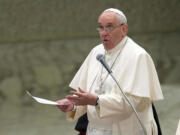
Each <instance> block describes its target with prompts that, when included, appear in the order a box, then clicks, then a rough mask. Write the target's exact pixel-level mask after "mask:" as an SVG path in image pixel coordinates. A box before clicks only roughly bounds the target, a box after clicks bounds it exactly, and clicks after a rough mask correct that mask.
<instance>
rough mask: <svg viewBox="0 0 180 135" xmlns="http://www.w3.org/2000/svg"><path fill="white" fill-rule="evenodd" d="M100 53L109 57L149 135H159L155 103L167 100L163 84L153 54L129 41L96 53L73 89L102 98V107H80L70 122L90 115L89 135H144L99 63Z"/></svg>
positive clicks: (73, 85)
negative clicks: (162, 89) (153, 109)
mask: <svg viewBox="0 0 180 135" xmlns="http://www.w3.org/2000/svg"><path fill="white" fill-rule="evenodd" d="M99 53H101V54H105V60H106V61H107V63H108V65H109V66H110V67H111V68H112V71H113V74H114V76H115V78H116V79H117V80H118V82H119V84H120V85H121V88H122V90H123V91H124V92H125V93H126V95H127V96H128V98H129V100H130V101H131V103H132V104H133V105H134V106H135V108H136V110H137V112H138V114H139V116H140V118H141V120H142V121H143V124H144V125H145V128H146V130H147V132H148V135H152V133H153V135H157V127H156V124H155V121H154V118H153V113H152V107H151V102H152V101H155V100H160V99H163V95H162V91H161V88H160V84H159V80H158V77H157V73H156V70H155V67H154V64H153V62H152V59H151V57H150V56H149V54H148V53H147V52H146V51H145V50H144V49H142V48H141V47H140V46H138V45H137V44H136V43H135V42H134V41H132V40H131V39H130V38H129V37H125V38H124V39H123V40H122V41H121V42H120V43H119V44H118V45H117V46H116V47H115V48H113V49H112V50H110V51H107V52H106V51H105V49H104V47H103V45H102V44H101V45H98V46H96V47H95V48H94V49H92V51H91V52H90V54H89V55H88V57H87V58H86V60H85V61H84V63H83V64H82V66H81V67H80V69H79V71H78V72H77V73H76V75H75V77H74V78H73V80H72V82H71V83H70V87H72V88H73V89H76V90H78V87H80V88H82V89H83V90H86V91H88V92H91V93H93V94H96V95H99V101H100V102H99V107H95V106H89V105H88V106H78V107H77V109H76V112H75V113H74V112H71V113H68V118H72V119H77V118H78V117H80V116H81V115H82V114H83V113H85V112H87V114H88V120H89V125H88V131H87V132H88V135H96V134H98V135H101V134H102V135H104V134H107V135H130V134H133V135H143V130H142V128H141V126H140V124H139V123H138V120H137V118H136V116H135V114H134V112H133V111H132V109H131V108H130V106H129V104H128V103H127V102H126V101H125V100H124V97H123V96H122V93H121V92H120V90H119V89H118V87H117V85H116V84H115V82H114V81H113V80H112V78H111V77H110V76H109V75H108V74H107V71H106V70H105V69H104V68H103V67H102V65H101V64H100V63H99V62H98V61H97V60H96V56H97V54H99ZM101 86H102V87H101Z"/></svg>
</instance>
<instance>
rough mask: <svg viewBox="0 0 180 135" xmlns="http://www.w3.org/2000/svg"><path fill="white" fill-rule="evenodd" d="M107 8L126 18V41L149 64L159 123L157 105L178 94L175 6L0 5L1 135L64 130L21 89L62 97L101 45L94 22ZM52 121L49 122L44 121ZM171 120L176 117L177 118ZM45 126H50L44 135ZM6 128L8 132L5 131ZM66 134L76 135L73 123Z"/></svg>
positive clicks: (149, 1)
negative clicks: (157, 88) (159, 96)
mask: <svg viewBox="0 0 180 135" xmlns="http://www.w3.org/2000/svg"><path fill="white" fill-rule="evenodd" d="M109 7H113V8H118V9H121V10H122V11H123V12H124V13H125V14H126V16H127V19H128V25H129V31H128V35H129V36H130V37H131V38H133V39H134V40H135V41H136V42H137V43H138V44H140V45H141V46H142V47H143V48H145V49H146V50H147V51H148V52H149V53H150V55H151V56H152V58H153V60H154V63H155V65H156V68H157V72H158V75H159V79H160V82H161V84H162V87H163V89H164V92H165V93H164V95H165V96H166V95H167V98H166V99H168V98H169V100H165V101H164V102H163V101H162V102H163V103H161V104H159V105H158V104H157V106H158V108H160V109H159V110H160V111H158V113H159V114H160V118H161V119H162V121H163V118H164V117H166V115H164V114H165V113H166V112H164V111H167V110H168V109H167V110H163V107H162V105H166V103H169V101H172V100H173V99H175V98H174V96H175V95H177V92H179V88H180V87H179V82H180V74H179V69H180V45H179V43H180V23H179V22H180V15H179V14H180V1H179V0H171V1H169V0H126V1H125V0H106V1H105V0H13V1H12V0H0V126H1V127H0V129H1V130H0V134H1V133H2V134H5V135H8V134H13V133H14V132H16V133H17V134H24V132H26V130H21V129H22V127H23V126H25V127H26V126H30V125H31V128H30V129H29V132H30V133H29V135H35V134H41V133H43V134H45V133H47V134H49V132H50V131H51V130H52V131H57V132H59V131H58V129H59V128H60V127H62V125H61V126H60V123H56V122H57V121H61V122H62V123H61V124H63V125H68V123H66V122H65V120H64V114H62V113H61V112H59V111H57V109H54V108H51V107H49V108H51V109H48V107H46V106H42V105H37V103H35V102H33V101H32V99H30V98H29V97H28V96H27V95H26V93H25V90H29V91H30V92H31V93H33V95H36V96H40V97H44V98H49V99H52V100H58V99H60V98H63V97H64V96H65V95H66V94H67V93H68V92H69V87H68V84H69V82H70V81H71V79H72V77H73V76H74V74H75V73H76V71H77V70H78V68H79V66H80V65H81V63H82V62H83V60H84V59H85V58H86V56H87V54H88V52H89V51H90V50H91V49H92V48H93V47H94V46H95V45H97V44H99V43H101V41H100V40H99V36H98V33H97V31H96V27H97V19H98V16H99V15H100V13H101V12H102V11H103V10H104V9H106V8H109ZM172 90H174V91H173V92H174V95H172ZM168 92H169V93H170V95H169V94H168ZM166 93H167V94H166ZM173 101H174V100H173ZM170 103H172V104H170ZM170 103H169V105H170V107H175V108H176V107H177V106H178V105H180V103H179V101H178V100H175V101H174V102H170ZM174 104H175V106H174ZM161 108H162V109H161ZM169 109H170V108H169ZM171 109H172V108H171ZM35 110H36V111H35ZM37 110H39V111H40V112H39V111H37ZM7 112H8V113H7ZM46 112H47V113H46ZM52 112H53V113H52ZM31 114H32V115H31ZM42 114H44V115H45V116H43V118H41V116H42ZM49 115H50V116H51V117H52V118H54V119H53V120H52V119H50V118H48V120H47V121H45V122H44V121H42V119H45V117H47V116H49ZM34 117H35V118H34ZM172 117H173V118H174V119H178V118H180V117H179V114H178V115H177V111H175V114H174V115H173V116H172ZM32 119H34V120H35V121H39V122H34V127H32V125H33V124H30V123H28V122H29V121H32ZM61 119H63V120H61ZM169 119H171V118H169ZM18 120H21V122H20V123H21V124H20V123H19V122H17V121H18ZM177 121H178V120H177ZM54 122H55V123H54ZM163 122H164V123H163ZM163 122H162V123H163V124H162V125H163V127H164V129H163V130H165V132H166V134H167V135H168V133H171V132H173V133H174V132H175V129H176V127H174V126H176V124H177V123H176V122H174V121H172V123H173V124H171V125H173V127H172V128H170V129H166V128H165V127H167V126H168V124H167V123H166V124H165V121H163ZM23 123H24V124H23ZM42 123H50V124H51V126H48V127H49V128H46V130H47V131H46V130H45V131H44V130H42V129H44V127H46V126H45V125H42ZM65 123H66V124H65ZM29 124H30V125H29ZM15 125H16V126H15ZM55 125H56V126H55ZM8 126H10V127H11V129H12V130H7V127H8ZM37 127H39V128H38V130H37ZM67 127H69V129H70V130H73V129H72V128H73V124H72V125H70V126H67ZM54 128H57V129H56V130H55V129H54ZM17 129H19V130H17ZM35 129H36V130H35ZM32 131H33V132H32ZM54 134H55V135H56V134H58V133H54ZM64 134H65V133H64Z"/></svg>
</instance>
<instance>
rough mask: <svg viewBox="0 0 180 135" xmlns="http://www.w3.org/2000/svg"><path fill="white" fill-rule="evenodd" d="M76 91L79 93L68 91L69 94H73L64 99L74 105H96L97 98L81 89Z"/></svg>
mask: <svg viewBox="0 0 180 135" xmlns="http://www.w3.org/2000/svg"><path fill="white" fill-rule="evenodd" d="M78 89H79V92H76V91H70V94H73V96H71V95H68V96H66V98H67V99H68V100H69V101H71V102H72V103H73V104H75V105H96V100H97V98H98V97H97V96H96V95H93V94H91V93H89V92H86V91H84V90H82V89H81V88H78Z"/></svg>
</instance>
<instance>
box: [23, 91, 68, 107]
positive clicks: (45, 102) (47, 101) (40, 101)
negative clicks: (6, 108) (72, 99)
mask: <svg viewBox="0 0 180 135" xmlns="http://www.w3.org/2000/svg"><path fill="white" fill-rule="evenodd" d="M26 93H27V94H28V95H29V96H30V97H32V98H33V99H34V100H35V101H36V102H38V103H41V104H48V105H68V104H59V103H57V102H55V101H51V100H47V99H43V98H39V97H35V96H32V95H31V93H30V92H29V91H26Z"/></svg>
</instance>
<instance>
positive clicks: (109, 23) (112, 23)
mask: <svg viewBox="0 0 180 135" xmlns="http://www.w3.org/2000/svg"><path fill="white" fill-rule="evenodd" d="M98 25H102V24H101V23H98ZM107 25H113V23H111V22H109V23H107V24H106V26H107Z"/></svg>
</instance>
